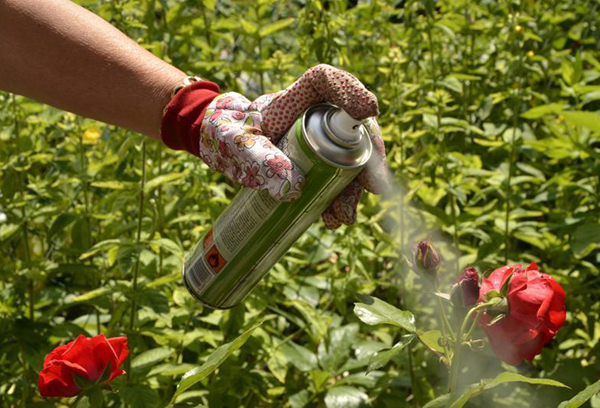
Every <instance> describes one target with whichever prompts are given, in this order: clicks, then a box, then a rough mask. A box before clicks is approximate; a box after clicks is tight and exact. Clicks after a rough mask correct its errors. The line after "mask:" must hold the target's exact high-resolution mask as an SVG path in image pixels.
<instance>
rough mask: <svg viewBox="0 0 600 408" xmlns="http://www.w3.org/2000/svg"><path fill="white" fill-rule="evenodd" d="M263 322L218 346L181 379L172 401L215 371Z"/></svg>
mask: <svg viewBox="0 0 600 408" xmlns="http://www.w3.org/2000/svg"><path fill="white" fill-rule="evenodd" d="M261 324H262V322H261V323H258V324H256V325H254V326H252V327H251V328H249V329H248V330H246V331H245V332H244V333H242V334H241V335H240V336H238V337H237V338H236V339H235V340H233V341H232V342H230V343H226V344H223V345H221V346H219V347H217V349H216V350H215V351H213V352H212V353H211V354H210V355H209V356H208V358H207V359H206V361H205V362H204V364H202V366H200V367H196V368H194V369H192V370H190V371H188V372H187V373H185V374H184V376H183V378H182V379H181V382H180V383H179V385H178V386H177V390H176V391H175V394H174V395H173V399H172V402H174V401H175V399H176V398H177V396H178V395H180V394H181V393H182V392H184V391H186V390H187V389H188V388H190V387H191V386H192V385H194V384H196V383H198V382H199V381H202V380H203V379H204V378H206V377H207V376H208V375H209V374H210V373H212V372H213V371H215V370H216V369H217V368H218V367H219V366H220V365H221V364H222V363H223V362H224V361H225V360H227V358H228V357H229V356H230V355H232V354H233V353H234V352H235V351H237V350H238V349H239V348H240V347H242V346H243V345H244V343H246V341H247V340H248V338H249V337H250V336H251V335H252V333H253V332H254V330H256V328H257V327H258V326H260V325H261Z"/></svg>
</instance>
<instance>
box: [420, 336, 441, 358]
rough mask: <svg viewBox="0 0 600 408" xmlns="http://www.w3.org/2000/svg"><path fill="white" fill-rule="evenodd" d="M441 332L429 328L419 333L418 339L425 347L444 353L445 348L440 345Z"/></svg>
mask: <svg viewBox="0 0 600 408" xmlns="http://www.w3.org/2000/svg"><path fill="white" fill-rule="evenodd" d="M441 337H442V333H441V332H440V331H439V330H430V331H428V332H425V333H423V334H419V340H421V341H422V342H423V343H424V344H425V345H426V346H427V347H429V348H430V349H432V350H434V351H437V352H438V353H442V354H444V353H445V352H446V350H444V348H443V347H442V346H440V338H441Z"/></svg>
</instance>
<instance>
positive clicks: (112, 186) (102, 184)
mask: <svg viewBox="0 0 600 408" xmlns="http://www.w3.org/2000/svg"><path fill="white" fill-rule="evenodd" d="M90 185H91V186H92V187H97V188H106V189H109V190H126V189H132V188H135V186H136V185H137V183H130V182H129V183H128V182H124V181H117V180H114V181H94V182H93V183H91V184H90Z"/></svg>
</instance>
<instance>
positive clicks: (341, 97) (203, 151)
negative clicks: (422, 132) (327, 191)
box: [163, 64, 387, 228]
mask: <svg viewBox="0 0 600 408" xmlns="http://www.w3.org/2000/svg"><path fill="white" fill-rule="evenodd" d="M204 82H206V81H203V82H202V83H204ZM202 83H200V84H199V85H197V86H198V87H201V86H203V85H202ZM194 85H195V84H193V85H192V86H189V87H187V88H193V87H194ZM213 85H214V84H213ZM215 87H216V85H215ZM187 88H184V90H185V89H187ZM192 90H193V89H192ZM216 90H217V91H218V88H216ZM177 98H178V99H180V100H176V101H175V103H173V102H172V103H171V104H169V106H167V109H166V113H165V119H163V140H164V141H165V143H166V144H167V145H169V142H168V140H170V139H172V138H167V137H165V136H164V135H165V133H167V134H169V129H175V130H176V129H177V126H170V125H169V123H170V122H169V121H179V122H182V121H183V122H185V120H182V118H181V116H183V117H184V118H185V117H187V116H190V115H181V114H178V112H179V110H178V109H176V108H174V107H172V106H171V105H172V104H175V105H177V104H182V103H184V102H183V101H182V100H181V99H182V98H183V99H184V98H186V96H185V92H184V95H183V96H179V95H176V97H175V98H174V99H177ZM212 98H214V99H212V101H211V102H210V103H209V104H208V106H207V107H204V108H203V111H204V112H205V113H204V115H203V117H202V118H201V120H200V119H196V120H195V121H193V123H192V122H190V125H189V127H190V128H192V129H193V130H194V131H193V132H192V133H194V134H196V135H197V134H198V133H196V132H199V133H200V140H199V149H198V148H197V147H196V146H198V145H195V146H192V148H191V149H190V148H186V147H185V146H184V147H181V148H184V149H186V150H188V151H191V152H192V153H193V154H196V155H197V156H199V157H201V158H202V160H204V162H206V163H207V164H208V165H209V166H210V167H211V168H212V169H214V170H217V171H219V172H221V173H223V174H225V175H226V176H227V177H228V178H230V179H231V180H232V181H234V182H236V183H239V184H242V185H244V186H247V187H251V188H255V189H266V190H267V191H268V192H269V194H270V195H271V196H272V197H274V198H275V199H277V200H284V201H285V200H287V201H289V200H294V199H296V198H297V197H299V195H300V193H301V191H302V187H303V183H304V176H303V174H302V170H300V169H299V168H298V167H297V166H296V165H295V164H294V163H293V162H292V161H291V160H290V159H289V158H287V156H285V155H284V154H283V152H281V150H279V149H278V148H277V147H276V146H275V145H276V144H277V142H278V141H279V139H280V138H281V137H282V136H283V135H285V133H286V132H287V130H288V129H289V128H290V127H291V126H292V125H293V123H294V122H295V121H296V119H297V118H298V117H299V116H300V115H301V114H302V112H304V111H305V110H306V109H308V108H309V107H310V106H312V105H314V104H316V103H319V102H325V101H326V102H330V103H333V104H335V105H337V106H339V107H340V108H342V109H344V110H345V111H346V112H347V113H348V114H349V115H351V116H352V117H354V118H355V119H359V120H360V119H366V120H365V122H364V123H365V126H366V128H367V130H368V133H369V135H370V137H371V140H372V142H373V147H374V151H373V156H372V158H371V160H370V161H369V163H368V165H367V167H366V168H365V169H364V170H363V171H362V172H361V173H360V174H359V176H358V177H357V178H356V179H355V180H354V181H353V182H352V183H350V185H349V186H348V187H347V188H346V189H345V190H344V191H343V192H342V193H341V194H340V195H339V196H338V197H337V198H336V199H335V200H334V202H333V203H332V204H331V206H330V207H329V208H328V209H327V210H326V211H325V212H324V213H323V220H324V222H325V224H326V226H327V227H328V228H337V227H339V226H340V225H341V224H342V223H345V224H348V225H350V224H352V223H354V221H355V219H356V206H357V205H358V201H359V199H360V197H361V195H362V191H363V189H366V190H368V191H370V192H373V193H380V192H382V191H383V189H385V187H386V186H387V171H386V163H385V148H384V145H383V140H382V138H381V131H380V129H379V127H378V125H377V122H376V120H375V118H374V117H375V116H376V115H377V113H378V106H377V99H376V98H375V96H374V95H373V94H372V93H371V92H369V91H368V90H367V89H366V88H365V87H364V86H363V85H362V84H361V83H360V82H359V81H358V80H357V79H356V78H355V77H353V76H352V75H350V74H348V73H347V72H345V71H341V70H339V69H336V68H333V67H331V66H329V65H325V64H321V65H318V66H316V67H313V68H311V69H309V70H308V71H306V72H305V73H304V74H303V75H302V76H301V77H300V78H299V79H298V80H297V81H296V82H294V83H293V84H292V85H291V86H289V87H288V88H287V89H285V90H284V91H281V92H278V93H275V94H268V95H263V96H261V97H259V98H258V99H256V100H255V101H254V102H250V101H249V100H248V99H246V98H245V97H244V96H242V95H240V94H238V93H235V92H230V93H226V94H222V95H218V96H214V95H213V96H212ZM188 110H190V111H191V110H192V109H188ZM197 110H199V108H198V109H197ZM169 115H170V116H171V117H172V118H173V119H169ZM367 118H368V119H367ZM165 122H166V123H167V125H165ZM185 126H187V125H185ZM185 126H183V125H182V126H179V128H185ZM198 128H199V129H198ZM196 137H197V136H196ZM195 140H197V139H195ZM171 145H173V146H174V147H173V148H177V146H175V143H171ZM171 145H169V146H171ZM192 149H193V150H192Z"/></svg>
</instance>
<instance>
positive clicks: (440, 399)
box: [423, 394, 450, 408]
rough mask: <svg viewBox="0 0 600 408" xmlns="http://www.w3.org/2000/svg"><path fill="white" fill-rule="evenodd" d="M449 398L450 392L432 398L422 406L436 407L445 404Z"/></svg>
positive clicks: (427, 407)
mask: <svg viewBox="0 0 600 408" xmlns="http://www.w3.org/2000/svg"><path fill="white" fill-rule="evenodd" d="M449 400H450V394H444V395H440V396H439V397H437V398H436V399H434V400H431V401H429V402H428V403H427V404H425V405H424V406H423V408H438V407H444V406H446V403H447V402H448V401H449Z"/></svg>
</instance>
